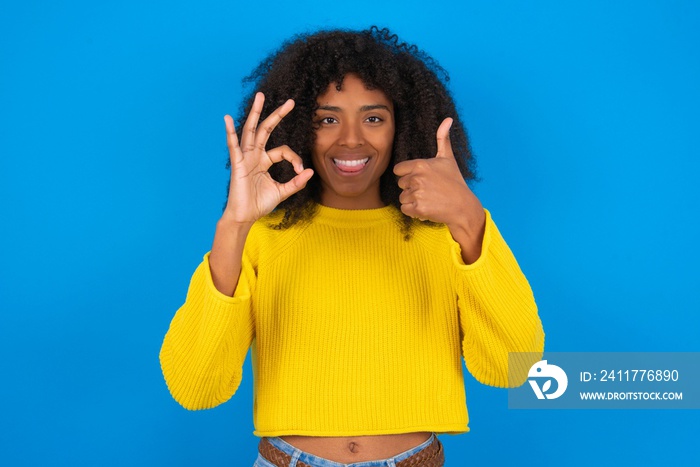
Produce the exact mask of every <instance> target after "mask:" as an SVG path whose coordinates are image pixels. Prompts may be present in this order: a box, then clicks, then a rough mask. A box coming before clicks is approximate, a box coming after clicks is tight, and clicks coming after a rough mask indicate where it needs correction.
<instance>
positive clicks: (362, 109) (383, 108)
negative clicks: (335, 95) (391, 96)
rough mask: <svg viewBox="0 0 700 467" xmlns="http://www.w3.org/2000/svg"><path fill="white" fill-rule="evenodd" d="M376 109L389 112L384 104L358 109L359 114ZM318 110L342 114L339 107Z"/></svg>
mask: <svg viewBox="0 0 700 467" xmlns="http://www.w3.org/2000/svg"><path fill="white" fill-rule="evenodd" d="M378 109H380V110H386V111H389V107H387V106H386V105H384V104H372V105H363V106H362V107H360V112H368V111H370V110H378ZM318 110H327V111H329V112H342V111H343V109H341V108H340V107H335V106H332V105H322V106H320V107H319V108H318Z"/></svg>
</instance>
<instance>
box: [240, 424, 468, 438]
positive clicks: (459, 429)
mask: <svg viewBox="0 0 700 467" xmlns="http://www.w3.org/2000/svg"><path fill="white" fill-rule="evenodd" d="M419 431H428V432H432V433H435V434H461V433H467V432H468V431H469V426H467V425H465V424H462V423H455V424H448V425H419V426H412V427H404V428H385V429H381V430H337V431H332V430H331V431H319V430H294V429H288V430H255V431H253V435H255V436H257V437H259V438H264V437H272V436H319V437H325V436H327V437H330V436H372V435H399V434H404V433H415V432H419Z"/></svg>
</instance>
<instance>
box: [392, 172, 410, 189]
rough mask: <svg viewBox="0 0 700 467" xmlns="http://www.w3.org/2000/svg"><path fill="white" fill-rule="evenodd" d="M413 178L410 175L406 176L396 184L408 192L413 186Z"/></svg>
mask: <svg viewBox="0 0 700 467" xmlns="http://www.w3.org/2000/svg"><path fill="white" fill-rule="evenodd" d="M411 178H412V177H411V176H410V175H405V176H403V177H401V178H399V179H398V180H397V182H396V183H398V185H399V188H401V189H402V190H407V189H408V188H409V187H410V186H411Z"/></svg>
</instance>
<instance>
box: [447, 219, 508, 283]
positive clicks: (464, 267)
mask: <svg viewBox="0 0 700 467" xmlns="http://www.w3.org/2000/svg"><path fill="white" fill-rule="evenodd" d="M484 213H485V214H486V221H485V222H486V225H485V227H484V238H483V240H482V241H481V254H480V255H479V258H477V260H476V261H474V262H473V263H472V264H465V263H464V260H463V259H462V248H461V247H460V246H459V243H457V241H456V240H455V239H454V238H452V234H451V233H450V230H449V229H447V235H448V236H449V239H450V242H452V253H451V254H452V262H453V264H454V265H455V266H456V267H457V268H458V269H459V270H460V271H470V270H474V269H478V268H480V267H481V265H482V264H484V263H485V262H486V259H485V258H486V256H487V255H488V250H489V248H490V247H491V238H492V236H493V235H494V231H495V234H496V235H500V234H499V232H498V229H497V228H496V225H495V224H494V222H493V219H491V213H490V212H489V211H488V210H487V209H484Z"/></svg>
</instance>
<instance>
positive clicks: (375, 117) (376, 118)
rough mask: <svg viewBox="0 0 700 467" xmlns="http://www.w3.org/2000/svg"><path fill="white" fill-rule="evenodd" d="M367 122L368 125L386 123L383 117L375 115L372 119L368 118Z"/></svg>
mask: <svg viewBox="0 0 700 467" xmlns="http://www.w3.org/2000/svg"><path fill="white" fill-rule="evenodd" d="M365 121H366V122H367V123H381V122H383V121H384V119H383V118H381V117H377V116H376V115H373V116H371V117H367V119H366V120H365Z"/></svg>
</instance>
